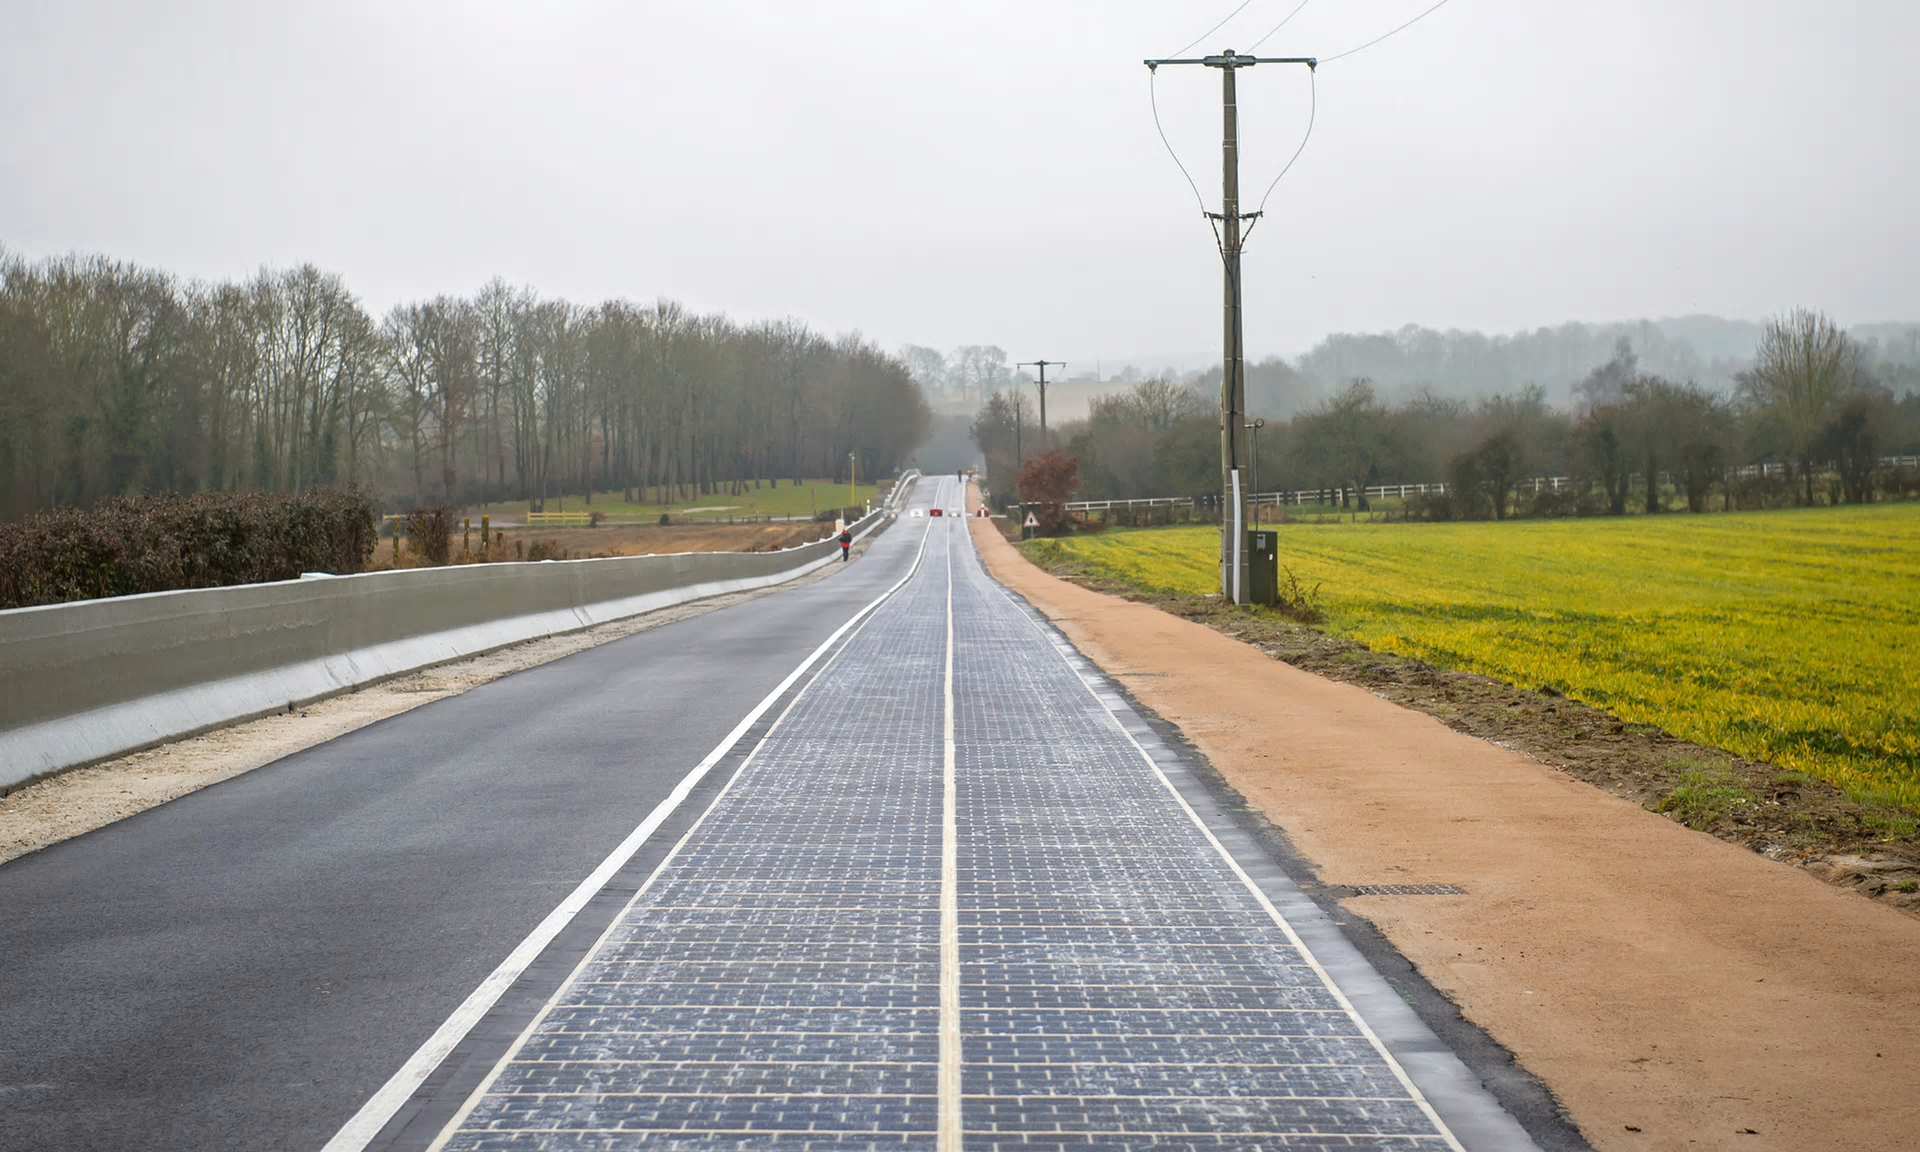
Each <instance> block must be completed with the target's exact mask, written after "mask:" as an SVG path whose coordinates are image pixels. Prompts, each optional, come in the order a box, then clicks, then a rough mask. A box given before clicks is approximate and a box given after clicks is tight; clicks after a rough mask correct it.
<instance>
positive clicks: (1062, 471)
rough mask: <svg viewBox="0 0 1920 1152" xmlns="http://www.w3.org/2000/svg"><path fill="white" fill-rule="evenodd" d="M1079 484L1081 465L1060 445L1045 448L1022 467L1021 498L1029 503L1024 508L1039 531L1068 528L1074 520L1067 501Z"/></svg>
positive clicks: (1059, 531)
mask: <svg viewBox="0 0 1920 1152" xmlns="http://www.w3.org/2000/svg"><path fill="white" fill-rule="evenodd" d="M1079 487H1080V465H1079V464H1078V463H1076V462H1075V461H1074V458H1073V457H1071V456H1069V455H1067V454H1066V453H1065V452H1062V451H1060V449H1058V448H1054V449H1052V450H1050V451H1046V452H1042V453H1041V454H1040V455H1038V456H1035V457H1034V458H1033V459H1031V460H1029V461H1027V462H1026V465H1025V466H1024V467H1022V468H1021V469H1020V483H1019V489H1020V500H1021V502H1022V503H1024V504H1027V505H1030V507H1028V508H1026V509H1025V511H1027V512H1032V513H1033V516H1034V519H1036V520H1038V521H1039V522H1040V529H1039V530H1040V532H1041V533H1043V534H1045V535H1048V536H1059V535H1063V534H1064V533H1065V532H1066V531H1067V529H1068V527H1069V526H1070V524H1071V522H1072V521H1071V518H1070V517H1069V516H1068V515H1067V501H1068V500H1070V499H1072V498H1073V494H1074V492H1075V490H1077V489H1078V488H1079ZM1021 519H1022V520H1023V521H1024V520H1025V516H1024V515H1023V516H1022V517H1021Z"/></svg>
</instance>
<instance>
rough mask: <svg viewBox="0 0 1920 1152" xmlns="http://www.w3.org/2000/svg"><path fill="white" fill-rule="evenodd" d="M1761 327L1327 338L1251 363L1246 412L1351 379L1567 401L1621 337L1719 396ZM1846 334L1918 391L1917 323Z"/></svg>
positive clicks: (1299, 400)
mask: <svg viewBox="0 0 1920 1152" xmlns="http://www.w3.org/2000/svg"><path fill="white" fill-rule="evenodd" d="M1760 330H1761V324H1760V322H1758V321H1751V320H1727V319H1723V318H1721V317H1718V316H1682V317H1676V318H1672V319H1666V320H1639V321H1625V322H1616V323H1610V324H1581V323H1568V324H1561V325H1559V326H1557V327H1553V328H1539V329H1535V330H1533V331H1531V332H1518V333H1514V334H1512V335H1499V336H1489V335H1486V334H1485V333H1481V332H1462V331H1458V330H1454V331H1447V332H1440V331H1435V330H1434V329H1431V328H1422V327H1420V326H1418V325H1413V324H1409V325H1407V326H1405V327H1403V328H1401V329H1400V330H1398V331H1396V332H1380V333H1335V334H1334V335H1331V336H1328V337H1327V338H1326V339H1324V340H1322V341H1320V343H1318V344H1316V345H1315V346H1314V347H1313V348H1312V349H1311V350H1309V351H1308V352H1307V353H1306V354H1304V355H1302V356H1300V357H1298V358H1297V359H1294V360H1292V361H1288V360H1284V359H1281V358H1279V357H1270V358H1268V359H1266V360H1261V361H1258V362H1255V363H1252V364H1249V365H1248V366H1247V408H1248V410H1249V411H1251V412H1255V413H1258V414H1261V415H1270V416H1282V417H1284V416H1290V415H1292V414H1293V412H1294V411H1295V410H1297V409H1299V408H1302V407H1305V406H1306V405H1309V404H1311V403H1313V402H1314V401H1315V400H1316V399H1318V398H1319V397H1321V396H1324V395H1327V394H1329V393H1331V392H1332V391H1334V390H1335V389H1337V388H1338V387H1339V386H1340V385H1341V384H1343V383H1345V382H1346V381H1348V380H1351V379H1354V378H1356V377H1366V378H1369V379H1371V380H1372V381H1373V382H1374V385H1375V388H1376V390H1377V391H1378V392H1379V394H1380V395H1381V396H1382V398H1384V399H1387V400H1392V399H1397V398H1400V397H1404V396H1407V395H1410V394H1412V393H1414V392H1416V391H1419V390H1420V389H1422V388H1425V389H1429V390H1431V391H1433V392H1436V393H1440V394H1443V395H1450V396H1463V397H1474V396H1487V395H1492V394H1494V393H1501V392H1512V391H1515V390H1518V389H1520V388H1523V387H1525V386H1527V385H1529V384H1539V385H1541V386H1542V387H1543V388H1545V389H1546V392H1547V400H1548V402H1549V403H1552V404H1565V403H1566V402H1567V401H1568V400H1569V399H1570V398H1571V396H1572V388H1573V384H1574V383H1575V382H1576V381H1578V380H1580V379H1581V378H1583V377H1584V376H1586V374H1587V373H1588V372H1591V371H1592V370H1593V369H1594V368H1596V367H1598V366H1599V365H1601V364H1604V363H1606V362H1607V360H1608V359H1609V358H1610V357H1611V356H1612V355H1613V350H1614V347H1615V345H1616V343H1617V342H1618V341H1620V340H1622V339H1624V340H1626V341H1627V342H1628V343H1630V344H1631V345H1632V346H1633V350H1634V353H1635V354H1636V355H1637V356H1638V358H1639V364H1640V368H1641V370H1642V371H1644V372H1649V373H1653V374H1656V375H1659V376H1664V377H1667V378H1668V379H1671V380H1675V381H1686V380H1694V381H1698V382H1699V383H1701V384H1703V385H1706V386H1708V387H1710V388H1714V389H1719V390H1726V389H1730V388H1731V387H1732V386H1733V380H1734V375H1735V373H1737V372H1739V371H1741V370H1742V369H1744V368H1745V367H1747V365H1748V363H1749V361H1750V360H1751V358H1752V355H1753V349H1754V347H1755V345H1756V344H1757V343H1758V342H1759V339H1760ZM1851 335H1852V336H1853V337H1854V338H1855V339H1856V340H1859V341H1860V342H1861V344H1862V345H1863V346H1865V348H1866V350H1867V354H1868V359H1869V360H1870V361H1871V362H1872V363H1873V364H1874V365H1875V367H1876V370H1877V371H1878V372H1879V374H1880V375H1881V377H1882V378H1883V379H1884V380H1885V381H1886V382H1887V383H1888V384H1889V385H1890V386H1892V387H1894V388H1895V390H1896V391H1905V390H1907V389H1910V388H1914V387H1920V324H1916V323H1905V322H1902V323H1882V324H1864V325H1860V326H1857V327H1855V328H1853V329H1852V330H1851ZM1197 380H1198V382H1199V383H1201V384H1202V385H1203V386H1205V387H1208V388H1217V387H1218V386H1219V382H1220V370H1219V369H1218V368H1214V369H1212V370H1211V371H1209V372H1206V373H1202V374H1201V375H1200V376H1199V377H1197Z"/></svg>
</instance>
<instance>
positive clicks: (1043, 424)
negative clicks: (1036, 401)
mask: <svg viewBox="0 0 1920 1152" xmlns="http://www.w3.org/2000/svg"><path fill="white" fill-rule="evenodd" d="M1066 366H1067V362H1066V361H1065V360H1025V361H1022V362H1021V363H1019V364H1015V365H1014V367H1015V368H1038V369H1040V439H1041V440H1042V441H1043V442H1045V443H1046V445H1047V446H1048V447H1052V446H1053V441H1052V439H1050V438H1049V437H1048V436H1047V369H1049V368H1065V367H1066Z"/></svg>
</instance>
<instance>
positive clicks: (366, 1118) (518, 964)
mask: <svg viewBox="0 0 1920 1152" xmlns="http://www.w3.org/2000/svg"><path fill="white" fill-rule="evenodd" d="M931 530H932V523H931V522H929V523H928V530H927V532H923V533H922V534H921V537H920V550H919V551H918V552H917V553H915V554H914V558H913V565H912V567H910V568H908V569H907V574H906V575H905V576H902V577H901V578H900V580H899V582H898V583H896V584H894V585H893V587H891V588H888V589H887V590H886V591H885V592H882V593H881V594H880V595H878V596H876V597H874V598H873V600H872V601H870V602H869V603H868V604H867V606H866V607H864V608H862V609H860V611H858V612H856V613H854V614H853V615H852V616H851V617H849V618H848V620H847V621H846V623H844V624H842V625H840V627H838V628H836V629H835V630H834V632H833V635H831V636H829V637H827V638H826V639H825V640H823V641H821V643H820V646H819V647H818V648H815V649H814V650H813V652H812V653H811V654H809V655H808V656H807V658H806V659H805V660H802V661H801V662H800V664H799V666H798V667H796V668H794V670H793V671H791V672H789V673H787V676H786V679H784V680H782V681H780V683H779V684H778V685H777V686H776V687H775V688H774V690H773V691H772V692H769V693H767V695H766V696H765V697H764V698H763V699H762V700H761V701H760V703H758V704H756V705H754V707H753V711H751V712H749V713H747V715H746V717H745V718H744V719H742V720H741V721H740V723H739V724H737V725H735V726H734V729H733V731H731V732H729V733H727V736H726V738H725V739H724V740H722V741H720V743H719V744H718V745H716V746H715V747H714V749H713V751H711V752H709V753H707V755H706V758H705V759H703V760H701V761H700V763H699V764H697V765H695V766H694V767H693V769H692V771H690V772H688V773H687V774H686V775H685V776H684V777H682V778H681V780H680V783H678V784H677V785H675V786H674V789H673V791H672V792H670V793H668V794H667V798H666V799H664V800H662V801H660V803H659V804H658V805H656V806H655V807H654V809H653V811H652V812H650V813H648V814H647V818H646V819H645V820H642V821H641V822H640V824H639V826H638V827H636V828H635V829H634V830H633V831H632V832H631V833H629V834H628V836H627V838H626V839H625V840H622V841H621V842H620V846H619V847H617V848H615V849H614V850H613V851H612V852H611V853H610V854H609V855H608V856H607V858H606V859H605V860H602V861H601V862H600V866H599V867H598V868H595V869H594V870H593V871H592V872H591V873H589V874H588V876H587V878H586V879H585V880H582V881H581V882H580V885H579V887H577V888H575V889H574V890H573V892H572V893H571V894H569V895H568V896H567V898H566V899H565V900H562V901H561V902H560V904H559V906H558V907H556V908H555V909H554V910H553V911H552V912H549V913H548V914H547V917H546V919H544V920H542V921H541V922H540V923H539V925H538V926H537V927H535V928H534V930H533V931H532V932H531V933H530V934H529V935H528V936H527V938H526V939H525V940H522V941H521V942H520V944H519V946H518V947H516V948H515V949H514V950H513V951H512V952H510V953H508V954H507V958H506V959H505V960H502V961H501V962H500V965H499V967H497V968H495V969H494V970H493V971H492V972H490V973H488V975H487V978H486V979H484V980H482V981H481V982H480V985H479V987H477V988H475V989H474V990H473V991H472V993H470V994H469V995H468V996H467V998H466V999H465V1000H463V1001H461V1003H460V1006H459V1007H458V1008H455V1009H454V1010H453V1014H452V1015H451V1016H448V1017H447V1019H446V1021H445V1022H444V1023H442V1024H441V1025H440V1027H439V1028H437V1029H435V1030H434V1033H433V1035H432V1036H429V1037H428V1038H427V1042H426V1043H425V1044H422V1045H421V1046H420V1047H419V1049H418V1050H416V1051H415V1052H414V1054H413V1055H412V1056H410V1057H408V1059H407V1062H406V1063H405V1064H402V1065H401V1066H400V1070H399V1071H398V1072H395V1073H394V1074H393V1076H392V1077H391V1078H389V1079H388V1080H387V1082H386V1083H385V1084H383V1085H381V1086H380V1089H379V1091H377V1092H375V1093H374V1094H373V1095H372V1096H371V1097H369V1098H368V1099H367V1102H366V1103H365V1104H363V1105H361V1106H360V1110H359V1111H358V1112H355V1113H354V1114H353V1118H352V1119H350V1120H348V1121H347V1122H346V1124H345V1125H343V1126H342V1127H341V1129H340V1131H338V1132H336V1133H334V1135H333V1139H331V1140H329V1141H327V1143H326V1145H325V1146H324V1147H323V1148H322V1149H321V1152H364V1149H365V1148H366V1147H367V1145H368V1144H370V1143H371V1142H372V1141H373V1139H374V1137H376V1136H378V1135H379V1134H380V1130H381V1129H382V1128H385V1127H386V1126H387V1122H388V1121H390V1120H392V1119H393V1117H394V1116H395V1115H396V1114H397V1113H398V1112H399V1111H400V1109H401V1108H402V1107H403V1106H405V1104H406V1102H407V1100H408V1098H410V1097H411V1096H412V1095H413V1094H414V1093H415V1092H416V1091H418V1090H419V1088H420V1086H421V1085H422V1084H424V1083H426V1080H427V1077H428V1076H430V1075H432V1073H433V1070H434V1069H435V1068H438V1067H439V1066H440V1064H441V1062H443V1061H444V1060H446V1058H447V1057H448V1056H449V1055H450V1054H451V1053H452V1052H453V1050H454V1049H455V1048H456V1047H458V1046H459V1044H460V1042H461V1041H462V1040H464V1039H466V1036H467V1033H469V1032H471V1031H472V1030H473V1026H474V1025H475V1024H478V1023H479V1022H480V1019H481V1018H482V1017H483V1016H485V1015H486V1014H487V1012H488V1011H489V1010H490V1009H491V1008H492V1007H493V1006H494V1004H496V1003H498V1002H499V999H500V997H501V996H503V995H505V994H506V991H507V989H508V988H510V987H512V986H513V982H514V981H515V980H518V979H519V978H520V976H521V974H522V973H524V972H525V971H526V970H527V967H528V966H529V965H530V964H532V963H533V962H534V960H535V959H536V958H538V957H539V955H540V953H541V952H543V951H545V950H546V947H547V945H549V944H551V943H553V940H554V938H555V937H556V936H558V935H560V933H561V932H562V931H563V930H564V929H565V928H566V926H567V925H568V924H571V923H572V922H573V919H574V917H576V916H578V915H579V914H580V911H581V909H583V908H585V907H586V906H587V903H588V902H589V901H590V900H592V899H593V897H594V896H595V895H597V894H598V893H599V892H600V890H601V889H602V888H605V887H606V886H607V882H608V881H609V880H612V879H613V877H614V876H615V875H616V874H617V873H618V872H619V871H620V870H621V869H622V868H624V867H626V865H627V862H628V861H629V860H631V859H633V857H634V855H635V854H636V853H638V852H639V851H640V849H641V848H642V847H643V846H644V845H645V844H646V842H647V841H648V840H649V839H651V838H652V836H653V834H654V832H655V831H657V830H658V829H659V827H660V825H661V824H663V823H665V822H666V819H667V817H669V816H671V815H673V813H674V810H675V809H677V808H679V807H680V805H681V803H682V802H683V801H685V800H686V798H687V796H688V795H689V794H690V793H691V792H692V791H693V789H694V788H695V786H697V785H698V784H699V783H700V781H701V780H702V779H704V778H705V777H706V775H707V773H708V772H710V771H712V769H713V766H714V765H715V764H718V763H719V762H720V761H721V760H722V759H723V758H725V756H726V755H727V753H729V752H731V751H732V750H733V746H734V745H735V744H737V743H739V741H740V738H741V737H742V736H745V735H746V734H747V731H748V729H750V728H752V727H753V726H754V724H756V723H758V722H759V720H760V717H761V716H763V715H765V714H766V711H767V709H769V708H771V707H772V706H773V704H774V702H775V701H776V700H778V699H779V698H780V697H781V696H782V695H783V694H784V693H785V692H786V691H787V689H789V688H791V687H793V684H794V682H795V681H797V680H799V679H800V677H801V676H802V675H804V674H805V673H806V671H807V669H809V668H811V667H813V665H814V663H815V662H816V661H818V660H819V659H820V657H821V656H822V655H824V654H825V653H826V652H827V650H828V649H830V648H832V647H833V646H834V645H835V644H836V643H838V642H839V640H840V638H841V637H842V636H844V635H846V633H847V632H848V630H849V629H851V628H853V626H854V625H856V624H858V623H859V622H860V621H861V620H863V619H865V618H866V617H867V616H868V615H869V614H871V613H872V612H873V610H874V609H876V608H878V607H879V606H880V605H881V604H883V603H885V602H886V600H887V599H888V598H889V597H891V596H892V595H893V594H894V593H895V592H898V591H899V590H900V589H901V588H903V587H905V586H906V583H907V581H909V580H911V579H913V574H914V573H915V572H917V571H919V569H920V561H921V559H922V558H923V557H925V555H926V552H927V536H928V535H929V534H930V533H931Z"/></svg>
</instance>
